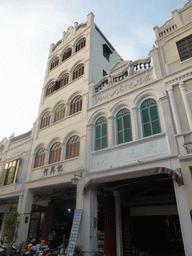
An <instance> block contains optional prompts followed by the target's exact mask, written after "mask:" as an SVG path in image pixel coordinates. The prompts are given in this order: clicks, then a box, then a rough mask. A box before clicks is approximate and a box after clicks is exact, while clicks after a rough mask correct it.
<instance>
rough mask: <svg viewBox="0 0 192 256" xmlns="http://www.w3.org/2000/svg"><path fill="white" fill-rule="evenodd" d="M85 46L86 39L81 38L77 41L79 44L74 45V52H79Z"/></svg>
mask: <svg viewBox="0 0 192 256" xmlns="http://www.w3.org/2000/svg"><path fill="white" fill-rule="evenodd" d="M85 45H86V39H85V38H82V39H81V40H79V42H78V43H77V44H76V47H75V52H78V51H79V50H81V49H82V48H84V47H85Z"/></svg>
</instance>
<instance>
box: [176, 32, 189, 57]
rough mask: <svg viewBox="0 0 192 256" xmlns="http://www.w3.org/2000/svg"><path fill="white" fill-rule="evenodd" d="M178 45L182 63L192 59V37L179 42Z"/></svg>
mask: <svg viewBox="0 0 192 256" xmlns="http://www.w3.org/2000/svg"><path fill="white" fill-rule="evenodd" d="M176 44H177V49H178V52H179V56H180V59H181V61H183V60H186V59H188V58H191V57H192V35H190V36H188V37H186V38H184V39H182V40H180V41H178V42H177V43H176Z"/></svg>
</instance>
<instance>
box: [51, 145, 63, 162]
mask: <svg viewBox="0 0 192 256" xmlns="http://www.w3.org/2000/svg"><path fill="white" fill-rule="evenodd" d="M60 160H61V143H60V142H56V143H54V144H53V146H52V147H51V149H50V155H49V164H52V163H56V162H59V161H60Z"/></svg>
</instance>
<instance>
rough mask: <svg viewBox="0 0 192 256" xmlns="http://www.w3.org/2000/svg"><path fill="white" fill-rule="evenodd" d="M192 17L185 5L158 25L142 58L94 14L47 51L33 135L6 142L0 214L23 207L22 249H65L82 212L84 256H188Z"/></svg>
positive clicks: (0, 148)
mask: <svg viewBox="0 0 192 256" xmlns="http://www.w3.org/2000/svg"><path fill="white" fill-rule="evenodd" d="M191 14H192V1H188V2H187V3H186V5H185V6H184V7H183V8H182V9H179V10H174V11H173V12H172V18H171V19H170V20H169V21H167V22H166V23H165V24H164V25H163V26H162V27H160V28H158V27H155V28H154V31H155V34H156V47H155V46H153V48H152V50H151V51H150V52H149V55H148V57H146V58H145V59H142V60H136V61H131V60H128V61H124V60H123V59H122V58H121V57H120V56H119V54H118V53H117V52H116V51H115V49H114V48H113V46H112V45H111V44H110V42H109V41H108V40H107V39H106V38H105V36H104V35H103V34H102V32H101V31H100V30H99V28H98V27H97V26H96V25H95V23H94V15H93V14H92V13H90V14H89V15H88V16H87V21H86V22H85V23H82V24H78V23H77V22H76V23H75V24H74V26H71V27H69V28H68V30H67V32H64V33H63V36H62V39H61V40H60V41H59V42H58V43H57V44H52V45H51V47H50V52H49V57H48V62H47V68H46V72H45V79H44V85H43V89H42V94H41V99H40V107H39V113H38V117H37V120H36V122H35V123H34V126H33V129H32V131H31V132H29V133H26V134H24V135H21V136H18V137H13V138H10V139H9V140H6V139H4V140H3V141H2V142H1V143H0V156H1V161H0V164H1V188H0V190H1V195H0V200H1V201H0V203H1V204H0V205H1V206H0V213H1V216H0V217H1V219H2V218H3V216H4V214H5V213H6V211H8V210H9V208H10V205H13V204H14V205H17V208H18V211H19V213H20V226H19V230H18V239H17V243H18V244H19V243H20V242H22V241H24V240H25V239H26V238H27V237H28V236H30V237H34V238H36V239H37V241H41V240H45V242H46V243H47V242H48V235H49V234H50V233H51V232H52V231H55V232H56V237H55V243H56V244H60V243H61V242H62V241H63V240H65V241H67V242H68V241H69V236H70V231H71V226H72V221H73V216H74V211H75V209H83V213H82V220H81V224H80V229H79V233H78V237H77V244H81V245H82V246H83V249H84V252H85V255H86V256H88V255H95V253H96V252H97V251H101V252H105V253H106V254H107V255H110V256H115V255H117V256H120V255H121V256H122V255H124V256H126V255H131V253H132V251H133V250H134V248H138V249H139V250H140V251H148V252H149V253H152V255H157V254H158V255H165V253H166V254H167V255H176V253H177V255H192V245H191V240H192V225H191V216H190V214H191V215H192V211H191V209H192V196H191V195H192V193H191V192H192V191H191V188H192V186H191V185H192V184H191V183H192V181H191V179H192V177H191V168H192V167H191V166H192V165H191V156H192V142H191V127H192V112H191V111H192V102H191V90H192V80H191V78H192V68H191V64H192V32H191V31H192V15H191ZM74 178H75V179H76V181H78V183H77V185H76V186H74V185H73V184H72V182H71V181H72V180H73V179H74ZM2 230H3V225H2V228H1V232H2Z"/></svg>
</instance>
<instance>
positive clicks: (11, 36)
mask: <svg viewBox="0 0 192 256" xmlns="http://www.w3.org/2000/svg"><path fill="white" fill-rule="evenodd" d="M186 2H187V0H185V1H184V0H180V1H179V0H154V1H152V0H137V1H133V0H81V1H79V0H72V1H71V0H33V1H32V0H13V1H11V0H7V1H3V0H1V1H0V35H1V36H0V56H1V58H0V70H1V75H0V85H1V92H0V141H1V140H2V139H3V138H4V137H7V138H9V137H10V136H11V134H12V133H13V132H14V134H15V136H18V135H20V134H22V133H25V132H27V131H29V130H30V129H31V128H32V127H33V123H34V122H35V120H36V118H37V113H38V106H39V101H40V96H41V90H42V86H43V80H44V74H45V68H46V63H47V57H48V53H49V47H50V44H51V43H56V42H57V41H58V40H60V39H61V37H62V32H63V31H67V28H68V27H69V26H71V25H74V23H75V22H76V21H77V22H78V23H79V24H80V23H81V22H85V21H86V20H87V14H89V13H90V12H92V13H93V14H94V15H95V23H96V24H97V26H98V27H99V28H100V30H101V31H102V32H103V33H104V35H105V36H106V37H107V38H108V40H109V41H110V42H111V44H112V45H113V46H114V48H115V49H116V50H117V51H118V52H119V53H120V55H121V56H122V58H123V59H124V60H128V59H129V60H133V61H134V60H136V59H140V58H146V57H147V56H148V52H149V51H150V50H151V49H152V45H153V44H154V41H155V34H154V32H153V27H154V26H156V25H157V26H159V27H161V26H162V25H163V24H164V23H165V22H166V21H167V20H168V19H170V18H171V17H172V15H171V12H172V11H173V10H175V9H179V8H182V7H183V6H184V4H185V3H186Z"/></svg>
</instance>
